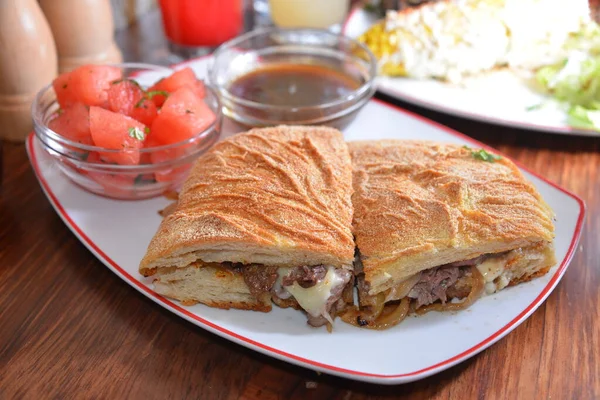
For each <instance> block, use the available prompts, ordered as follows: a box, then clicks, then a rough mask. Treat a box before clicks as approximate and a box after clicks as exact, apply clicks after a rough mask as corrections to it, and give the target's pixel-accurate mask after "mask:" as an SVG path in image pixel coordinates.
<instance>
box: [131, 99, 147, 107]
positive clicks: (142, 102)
mask: <svg viewBox="0 0 600 400" xmlns="http://www.w3.org/2000/svg"><path fill="white" fill-rule="evenodd" d="M146 100H148V99H146V98H145V97H142V98H141V99H140V100H139V101H138V102H137V103H135V106H134V107H135V108H140V107H141V106H142V104H144V102H145V101H146ZM144 108H146V107H144Z"/></svg>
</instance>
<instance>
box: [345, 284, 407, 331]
mask: <svg viewBox="0 0 600 400" xmlns="http://www.w3.org/2000/svg"><path fill="white" fill-rule="evenodd" d="M380 295H381V293H380ZM378 297H379V295H378ZM378 300H379V298H378ZM381 300H382V301H381V304H382V306H381V307H380V306H379V304H378V305H377V309H374V310H375V312H378V313H377V316H376V317H374V315H375V313H373V311H374V310H373V309H371V310H369V311H370V313H369V314H364V313H362V312H361V310H359V309H357V308H352V309H349V310H348V311H346V312H345V313H344V314H342V315H341V317H340V318H341V319H342V321H344V322H346V323H348V324H350V325H354V326H358V327H360V328H367V329H376V330H383V329H388V328H391V327H392V326H394V325H398V324H399V323H400V322H402V320H404V318H406V316H407V315H408V312H409V309H410V299H409V298H408V297H405V298H403V299H402V300H401V301H400V303H399V304H398V305H388V306H385V303H383V299H381Z"/></svg>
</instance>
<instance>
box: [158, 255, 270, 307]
mask: <svg viewBox="0 0 600 400" xmlns="http://www.w3.org/2000/svg"><path fill="white" fill-rule="evenodd" d="M153 283H154V290H155V291H156V292H157V293H159V294H161V295H163V296H166V297H169V298H172V299H176V300H179V301H181V303H182V304H183V305H185V306H191V305H194V304H197V303H202V304H206V305H207V306H210V307H216V308H223V309H230V308H237V309H241V310H253V311H263V312H268V311H271V295H270V293H263V294H261V295H260V296H255V295H253V294H252V293H251V292H250V289H249V288H248V286H247V285H246V282H245V281H244V277H243V275H242V273H241V272H240V271H237V270H233V269H228V268H223V267H221V266H220V265H219V264H204V265H200V264H192V265H189V266H187V267H183V268H176V267H170V268H159V269H158V272H157V274H156V275H155V276H154V280H153Z"/></svg>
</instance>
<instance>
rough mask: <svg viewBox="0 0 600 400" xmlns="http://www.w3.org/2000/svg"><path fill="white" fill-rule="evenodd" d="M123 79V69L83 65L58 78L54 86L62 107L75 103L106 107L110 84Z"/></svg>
mask: <svg viewBox="0 0 600 400" xmlns="http://www.w3.org/2000/svg"><path fill="white" fill-rule="evenodd" d="M64 75H66V76H64ZM121 77H122V73H121V69H119V68H117V67H111V66H108V65H83V66H81V67H79V68H76V69H74V70H73V71H71V72H68V73H66V74H63V75H61V76H59V77H58V78H56V79H55V81H54V82H53V86H54V90H55V92H56V95H57V99H58V102H59V104H60V106H61V107H66V106H68V105H69V104H70V103H71V102H73V101H79V102H81V103H83V104H85V105H88V106H101V107H106V106H107V101H108V93H107V92H108V89H109V88H110V84H111V82H113V81H116V80H119V79H121Z"/></svg>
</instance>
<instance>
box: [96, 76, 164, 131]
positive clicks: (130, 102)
mask: <svg viewBox="0 0 600 400" xmlns="http://www.w3.org/2000/svg"><path fill="white" fill-rule="evenodd" d="M108 109H109V110H111V111H114V112H117V113H120V114H125V115H128V116H130V117H131V118H134V119H136V120H138V121H140V122H141V123H143V124H144V125H147V126H150V125H152V121H154V118H156V116H157V114H158V109H157V107H156V105H155V104H154V102H152V101H151V100H149V99H147V98H146V93H145V92H144V90H143V89H142V88H141V87H140V86H139V85H138V84H137V82H135V81H133V80H131V79H123V80H120V81H117V82H113V83H112V84H111V85H110V88H109V89H108Z"/></svg>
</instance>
